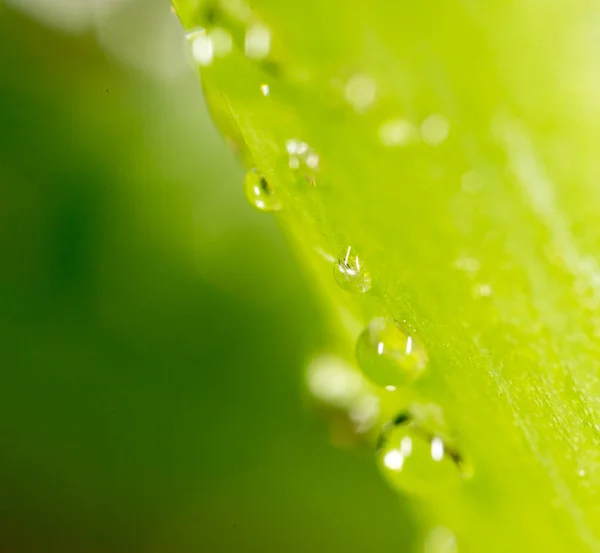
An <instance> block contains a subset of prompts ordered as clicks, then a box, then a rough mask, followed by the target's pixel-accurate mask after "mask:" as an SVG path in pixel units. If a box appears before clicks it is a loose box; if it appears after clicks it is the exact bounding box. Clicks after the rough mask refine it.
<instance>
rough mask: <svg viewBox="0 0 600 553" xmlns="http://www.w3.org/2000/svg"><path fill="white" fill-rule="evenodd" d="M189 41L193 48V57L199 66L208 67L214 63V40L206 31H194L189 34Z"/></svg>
mask: <svg viewBox="0 0 600 553" xmlns="http://www.w3.org/2000/svg"><path fill="white" fill-rule="evenodd" d="M187 39H188V40H189V41H190V44H191V46H192V57H193V58H194V60H195V61H196V63H197V64H198V65H201V66H202V67H206V66H208V65H210V64H211V63H212V62H213V58H214V50H213V42H212V39H211V38H210V37H209V36H208V35H207V34H206V31H205V30H204V29H201V30H198V31H192V32H191V33H188V34H187Z"/></svg>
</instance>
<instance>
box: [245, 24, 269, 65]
mask: <svg viewBox="0 0 600 553" xmlns="http://www.w3.org/2000/svg"><path fill="white" fill-rule="evenodd" d="M270 49H271V31H270V30H269V28H268V27H265V26H264V25H260V24H255V25H251V26H250V27H248V29H247V30H246V38H245V40H244V52H245V53H246V55H247V56H248V57H249V58H252V59H255V60H261V59H264V58H266V57H267V56H268V55H269V51H270Z"/></svg>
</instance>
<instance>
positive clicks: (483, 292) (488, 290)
mask: <svg viewBox="0 0 600 553" xmlns="http://www.w3.org/2000/svg"><path fill="white" fill-rule="evenodd" d="M492 294H493V290H492V286H491V285H490V284H487V283H480V284H476V285H475V286H474V287H473V297H474V298H475V299H479V298H490V297H492Z"/></svg>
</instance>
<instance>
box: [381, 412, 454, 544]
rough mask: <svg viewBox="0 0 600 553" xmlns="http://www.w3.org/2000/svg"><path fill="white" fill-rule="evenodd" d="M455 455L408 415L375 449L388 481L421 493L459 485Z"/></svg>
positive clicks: (438, 438) (403, 488)
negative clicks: (380, 445)
mask: <svg viewBox="0 0 600 553" xmlns="http://www.w3.org/2000/svg"><path fill="white" fill-rule="evenodd" d="M458 458H459V457H458V454H457V453H456V452H455V451H453V450H452V448H451V446H446V443H445V442H444V440H443V439H442V438H441V437H439V436H436V435H431V434H429V433H428V432H427V431H426V429H424V428H422V427H420V426H419V425H418V424H417V423H416V422H415V421H414V420H410V419H408V420H406V421H404V422H403V423H402V424H401V425H398V426H394V427H393V428H392V429H391V430H390V431H389V433H388V434H387V436H386V439H385V441H384V443H383V445H382V447H381V448H380V449H379V451H378V462H379V463H380V467H381V468H382V470H383V471H384V474H385V476H386V477H387V478H388V479H389V480H390V481H391V482H392V484H393V485H394V486H395V487H396V488H398V489H400V490H402V491H403V492H408V493H412V494H416V495H421V496H434V495H435V494H438V493H439V492H440V491H445V490H449V489H453V488H455V487H457V486H459V485H460V483H461V481H462V473H461V467H460V466H459V464H458V461H457V459H458ZM442 551H443V550H442Z"/></svg>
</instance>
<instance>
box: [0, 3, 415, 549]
mask: <svg viewBox="0 0 600 553" xmlns="http://www.w3.org/2000/svg"><path fill="white" fill-rule="evenodd" d="M135 6H136V7H135V9H134V8H133V7H131V8H130V10H131V12H132V13H134V12H135V10H137V12H136V13H143V12H144V8H143V7H142V3H139V2H138V3H137V4H135ZM161 9H163V10H164V17H165V18H169V21H175V19H174V18H173V17H172V16H171V15H170V14H169V13H168V7H167V6H166V5H164V4H161ZM169 24H170V23H169ZM128 33H129V35H128V37H127V38H128V39H134V40H133V42H136V41H137V42H144V43H145V44H152V41H153V40H154V38H155V36H156V33H155V30H154V29H153V28H152V26H145V25H138V26H136V27H134V28H130V29H128ZM170 48H171V51H175V52H177V53H178V55H180V49H179V48H180V43H179V42H177V43H175V46H174V45H173V44H172V43H171V44H170ZM125 51H127V52H131V51H133V50H132V49H128V48H126V49H125ZM126 61H127V62H129V61H131V59H127V60H126ZM173 63H176V61H173ZM167 65H168V64H167ZM139 67H140V66H139V65H138V66H132V65H124V66H123V65H120V64H118V63H116V62H115V61H114V59H113V58H111V57H109V56H108V55H107V54H106V51H105V50H103V49H101V48H99V47H98V45H97V43H96V39H95V38H94V35H92V34H91V33H85V34H80V35H73V36H66V35H62V34H60V32H58V31H50V30H48V29H45V28H43V27H42V26H40V25H38V24H36V23H34V22H32V21H31V20H29V19H27V18H25V17H24V16H21V15H18V14H17V13H16V12H15V11H13V10H10V9H8V8H7V7H6V6H3V5H0V252H1V257H2V263H1V270H0V351H1V358H2V363H1V367H2V368H1V370H0V536H1V537H0V550H2V551H11V552H12V553H16V552H36V551H61V552H62V553H64V552H69V551H72V552H77V553H81V552H87V551H145V552H157V553H159V552H169V553H175V552H185V551H194V552H207V553H218V552H223V553H229V552H232V551H243V552H245V551H248V552H254V551H256V552H258V551H260V552H261V553H267V552H273V553H275V552H281V551H290V552H293V551H298V552H305V551H314V552H319V551H322V552H325V551H342V550H343V551H346V552H353V551H354V552H357V553H358V552H364V551H372V550H377V551H386V550H393V551H405V550H407V548H408V547H410V543H411V539H412V535H413V534H412V530H411V522H410V515H409V514H408V513H406V512H404V510H403V508H402V504H400V503H399V502H398V500H397V499H396V497H394V496H393V494H392V492H391V491H388V490H387V489H386V488H385V486H384V485H383V483H382V482H381V480H380V478H379V476H378V475H377V474H376V471H375V467H374V464H373V463H372V460H371V458H370V456H369V455H362V454H356V455H348V454H347V453H345V452H340V451H337V450H335V449H333V448H332V447H331V446H329V445H327V443H326V440H325V439H324V437H325V432H324V429H323V427H322V424H320V423H317V422H315V421H312V420H311V419H310V418H309V417H307V416H306V414H305V410H304V408H303V404H302V400H301V397H300V394H299V391H298V390H299V383H300V379H301V369H302V366H303V363H304V362H305V360H306V359H307V357H308V356H310V355H311V353H312V352H313V351H315V350H317V349H319V348H322V347H323V346H324V345H325V343H326V340H327V331H326V330H325V329H324V326H323V321H322V319H321V316H320V314H319V311H318V309H317V307H316V305H315V302H314V300H313V297H314V294H313V291H311V290H310V288H309V286H308V285H307V282H306V281H305V279H304V277H303V276H302V274H301V273H300V271H299V269H298V266H297V263H296V261H295V260H294V259H293V258H292V257H291V256H290V254H289V253H288V250H287V249H286V248H285V247H284V246H283V244H282V241H281V239H280V237H279V233H278V232H277V229H276V227H275V224H274V221H272V220H270V219H268V218H264V217H262V216H260V215H259V214H255V213H254V212H252V210H251V208H250V207H249V206H247V205H246V203H245V201H244V199H243V195H242V191H241V190H242V187H241V180H242V175H241V172H240V169H239V168H238V166H237V164H236V163H235V162H234V161H233V159H232V156H231V154H230V153H229V152H228V151H227V149H226V148H225V147H224V145H223V144H221V142H220V141H219V139H218V138H217V137H216V133H215V131H214V130H213V128H212V126H211V125H210V123H209V121H208V117H207V115H206V113H205V111H204V110H203V107H202V104H201V102H200V101H199V98H200V94H201V93H200V86H199V83H198V82H197V79H196V76H195V75H193V74H191V72H183V73H182V74H179V76H171V77H170V78H169V79H165V78H158V77H157V75H153V74H150V73H148V72H146V71H142V70H141V69H139Z"/></svg>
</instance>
